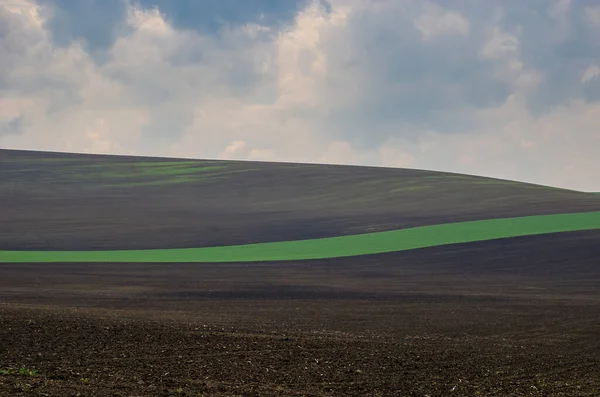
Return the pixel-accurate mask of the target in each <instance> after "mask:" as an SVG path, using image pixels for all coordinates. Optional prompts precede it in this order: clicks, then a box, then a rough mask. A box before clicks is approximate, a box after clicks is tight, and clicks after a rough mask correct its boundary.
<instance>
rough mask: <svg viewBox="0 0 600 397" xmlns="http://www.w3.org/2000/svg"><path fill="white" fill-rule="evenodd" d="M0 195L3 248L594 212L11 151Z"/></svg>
mask: <svg viewBox="0 0 600 397" xmlns="http://www.w3.org/2000/svg"><path fill="white" fill-rule="evenodd" d="M0 192H1V194H2V197H1V201H2V204H1V205H2V208H3V210H2V211H0V225H2V226H3V227H1V228H0V251H2V250H21V251H36V250H41V251H77V250H103V251H104V250H132V249H136V250H139V249H170V248H201V247H217V246H225V245H227V246H230V245H247V244H256V243H270V242H285V241H292V240H311V239H322V238H329V237H341V236H349V235H361V234H367V233H377V232H386V231H393V230H399V229H409V228H415V227H420V226H431V225H437V224H446V223H456V222H467V221H477V220H485V219H501V218H511V217H520V216H530V215H552V214H561V213H581V212H594V211H600V195H597V194H590V193H582V192H576V191H570V190H564V189H556V188H550V187H546V186H538V185H532V184H525V183H519V182H513V181H506V180H499V179H491V178H483V177H475V176H470V175H460V174H450V173H443V172H432V171H422V170H410V169H392V168H376V167H352V166H334V165H316V164H287V163H261V162H243V161H218V160H178V159H164V158H141V157H126V156H97V155H76V154H66V153H46V152H26V151H10V150H0ZM361 238H362V237H361ZM393 238H394V239H396V238H397V237H393ZM403 238H404V237H403ZM327 241H328V240H327ZM348 241H349V240H348ZM303 244H305V243H303ZM319 244H320V243H319ZM396 245H397V242H396V240H394V246H396ZM302 249H304V247H302ZM310 249H311V250H312V248H310ZM207 252H208V251H207ZM211 252H212V251H211ZM203 255H204V254H203ZM211 255H212V254H211Z"/></svg>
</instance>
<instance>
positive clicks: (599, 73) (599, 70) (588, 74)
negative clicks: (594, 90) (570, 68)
mask: <svg viewBox="0 0 600 397" xmlns="http://www.w3.org/2000/svg"><path fill="white" fill-rule="evenodd" d="M599 77H600V67H598V65H592V66H590V67H588V68H587V69H586V70H585V72H583V74H582V76H581V82H582V83H587V82H588V81H592V80H595V79H597V78H599Z"/></svg>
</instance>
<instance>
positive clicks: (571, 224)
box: [0, 211, 600, 263]
mask: <svg viewBox="0 0 600 397" xmlns="http://www.w3.org/2000/svg"><path fill="white" fill-rule="evenodd" d="M594 229H600V211H597V212H586V213H574V214H555V215H538V216H527V217H518V218H502V219H488V220H480V221H471V222H459V223H447V224H440V225H432V226H422V227H415V228H408V229H400V230H393V231H387V232H377V233H367V234H358V235H350V236H340V237H330V238H322V239H312V240H296V241H284V242H271V243H257V244H247V245H233V246H221V247H203V248H177V249H150V250H117V251H0V262H4V263H19V262H21V263H23V262H47V263H50V262H123V263H125V262H196V263H209V262H212V263H214V262H262V261H292V260H305V259H323V258H339V257H348V256H358V255H367V254H380V253H386V252H396V251H405V250H410V249H417V248H425V247H434V246H440V245H447V244H458V243H469V242H475V241H486V240H494V239H501V238H509V237H518V236H531V235H538V234H548V233H559V232H573V231H581V230H594Z"/></svg>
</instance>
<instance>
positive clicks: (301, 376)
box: [0, 150, 600, 397]
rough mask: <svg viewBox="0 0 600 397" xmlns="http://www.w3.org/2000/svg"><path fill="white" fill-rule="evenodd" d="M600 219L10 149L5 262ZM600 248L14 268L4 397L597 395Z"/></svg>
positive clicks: (506, 247)
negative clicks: (521, 219) (73, 252)
mask: <svg viewBox="0 0 600 397" xmlns="http://www.w3.org/2000/svg"><path fill="white" fill-rule="evenodd" d="M597 210H600V196H599V195H595V194H588V193H579V192H572V191H566V190H560V189H552V188H547V187H541V186H535V185H527V184H522V183H516V182H508V181H500V180H494V179H486V178H477V177H471V176H465V175H456V174H444V173H436V172H426V171H416V170H394V169H381V168H361V167H344V166H317V165H294V164H267V163H244V162H219V161H194V162H189V161H183V160H169V159H141V158H137V159H136V158H131V157H109V156H89V155H68V154H56V153H55V154H53V153H40V152H18V151H6V150H0V250H36V249H47V250H68V249H77V250H84V249H108V248H112V249H131V248H169V247H201V246H215V245H225V244H227V245H228V244H242V243H250V242H263V241H282V240H293V239H307V238H317V237H326V236H339V235H346V234H357V233H364V232H374V231H383V230H391V229H396V228H401V227H410V226H419V225H428V224H438V223H446V222H455V221H463V220H475V219H488V218H498V217H509V216H521V215H536V214H553V213H564V212H584V211H597ZM599 258H600V231H587V232H577V233H558V234H552V235H540V236H530V237H520V238H511V239H505V240H496V241H487V242H479V243H470V244H458V245H449V246H444V247H437V248H427V249H421V250H413V251H405V252H398V253H393V254H385V255H371V256H364V257H351V258H341V259H330V260H315V261H304V262H279V263H275V262H269V263H244V264H179V263H172V264H144V263H136V264H119V263H110V264H103V263H87V264H77V263H69V264H61V263H38V264H27V263H20V264H10V263H0V396H11V397H12V396H59V397H62V396H128V397H129V396H419V397H425V396H429V397H434V396H502V397H504V396H540V397H542V396H588V397H591V396H596V397H597V396H600V259H599Z"/></svg>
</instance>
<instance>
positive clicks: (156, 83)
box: [0, 0, 600, 191]
mask: <svg viewBox="0 0 600 397" xmlns="http://www.w3.org/2000/svg"><path fill="white" fill-rule="evenodd" d="M0 147H2V148H15V149H35V150H52V151H72V152H89V153H114V154H140V155H160V156H170V157H191V158H223V159H249V160H268V161H293V162H319V163H343V164H365V165H381V166H393V167H409V168H424V169H434V170H447V171H454V172H462V173H469V174H478V175H487V176H493V177H500V178H508V179H515V180H522V181H528V182H534V183H541V184H547V185H553V186H561V187H566V188H571V189H578V190H588V191H600V171H599V170H600V3H599V2H598V1H597V0H590V1H586V0H572V1H571V0H556V1H551V0H528V1H523V0H504V1H488V0H481V1H478V0H452V1H446V0H438V1H434V0H432V1H425V0H329V1H325V0H320V1H310V0H306V1H302V0H301V1H294V0H177V1H175V0H141V1H133V0H131V1H127V0H0Z"/></svg>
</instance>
